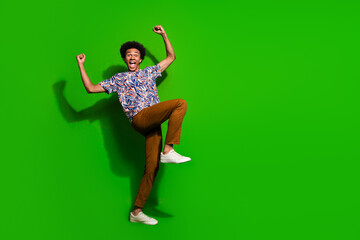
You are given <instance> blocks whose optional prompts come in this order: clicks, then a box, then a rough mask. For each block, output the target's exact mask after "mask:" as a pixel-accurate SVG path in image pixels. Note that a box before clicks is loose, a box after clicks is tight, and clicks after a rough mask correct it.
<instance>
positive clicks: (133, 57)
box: [124, 48, 142, 72]
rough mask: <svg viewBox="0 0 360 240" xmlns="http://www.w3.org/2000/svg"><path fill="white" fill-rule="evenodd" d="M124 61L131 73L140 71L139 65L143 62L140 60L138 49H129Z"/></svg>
mask: <svg viewBox="0 0 360 240" xmlns="http://www.w3.org/2000/svg"><path fill="white" fill-rule="evenodd" d="M124 61H125V63H126V65H127V67H128V69H129V71H130V72H136V71H137V70H139V65H140V63H141V62H142V59H141V58H140V51H139V50H137V49H136V48H129V49H128V50H126V52H125V58H124Z"/></svg>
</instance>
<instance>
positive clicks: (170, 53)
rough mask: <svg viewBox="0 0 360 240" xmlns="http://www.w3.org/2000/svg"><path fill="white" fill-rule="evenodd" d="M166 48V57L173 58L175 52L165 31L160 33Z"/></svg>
mask: <svg viewBox="0 0 360 240" xmlns="http://www.w3.org/2000/svg"><path fill="white" fill-rule="evenodd" d="M162 37H163V39H164V43H165V48H166V57H168V58H171V59H173V60H175V52H174V49H173V47H172V45H171V43H170V40H169V38H168V36H167V35H166V33H164V34H162Z"/></svg>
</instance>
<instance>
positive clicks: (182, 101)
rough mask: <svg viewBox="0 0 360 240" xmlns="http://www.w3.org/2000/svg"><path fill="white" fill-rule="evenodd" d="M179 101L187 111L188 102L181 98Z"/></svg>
mask: <svg viewBox="0 0 360 240" xmlns="http://www.w3.org/2000/svg"><path fill="white" fill-rule="evenodd" d="M178 103H179V105H180V106H181V107H182V108H183V109H184V111H185V112H186V110H187V102H186V101H185V100H184V99H181V98H179V99H178Z"/></svg>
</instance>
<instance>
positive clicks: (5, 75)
mask: <svg viewBox="0 0 360 240" xmlns="http://www.w3.org/2000/svg"><path fill="white" fill-rule="evenodd" d="M359 10H360V8H359V4H358V3H357V2H356V1H322V2H320V1H296V2H294V1H291V3H290V1H284V2H280V1H256V2H252V3H250V1H249V2H247V1H246V2H240V1H227V0H224V1H216V2H212V1H99V2H98V3H91V2H90V1H75V2H74V1H69V0H65V1H47V2H45V1H44V2H41V1H40V2H25V1H20V2H15V1H13V2H10V3H2V7H1V10H0V11H1V12H0V13H1V14H0V16H1V22H2V27H1V28H2V33H3V34H2V37H1V53H2V57H1V70H2V71H1V74H2V82H3V85H2V93H1V114H2V115H1V126H2V130H1V132H2V138H1V139H2V140H1V141H2V142H1V159H2V160H1V166H0V169H1V174H0V178H1V179H0V180H1V192H2V196H1V202H0V203H1V213H0V216H1V218H0V220H1V222H0V234H1V235H0V237H1V238H2V239H37V240H40V239H65V240H66V239H74V240H75V239H76V240H80V239H87V240H90V239H130V238H131V237H134V238H135V239H140V238H143V239H145V238H146V239H202V238H209V239H221V238H229V239H249V240H250V239H277V240H279V239H287V240H288V239H327V240H328V239H342V240H343V239H359V237H360V236H359V235H360V234H359V222H360V221H359V200H360V199H359V159H360V158H359V133H360V131H359V120H360V115H359V103H360V99H359V76H360V74H359V61H358V59H359V49H360V48H359V40H360V39H359V36H360V35H359ZM158 24H161V25H162V26H163V27H164V29H165V30H166V32H167V34H168V36H169V39H170V41H171V43H172V45H173V47H174V50H175V53H176V56H177V59H176V61H175V62H174V63H173V64H172V65H171V66H170V67H169V68H168V70H167V71H166V73H165V74H163V75H164V76H163V78H162V81H160V82H161V84H160V85H159V86H158V91H159V96H160V100H161V101H165V100H170V99H175V98H183V99H185V100H186V101H187V102H188V111H187V114H186V116H185V119H184V124H183V131H182V144H181V145H180V146H178V147H177V148H176V149H177V150H178V151H179V152H180V153H182V154H184V155H188V156H190V157H191V158H192V161H191V162H189V163H186V164H180V165H164V164H162V165H161V168H160V172H159V175H158V178H157V181H156V184H155V188H154V189H153V191H152V194H151V196H150V199H149V201H148V203H147V205H146V207H145V209H144V212H145V213H148V214H149V215H151V216H154V217H156V218H157V219H158V220H159V224H158V225H157V226H146V225H142V224H133V223H130V222H129V221H128V214H129V210H130V209H131V207H132V204H133V201H134V198H135V194H136V192H137V188H138V185H139V182H140V179H141V176H142V172H143V161H144V158H143V155H144V149H143V148H144V142H143V138H142V136H141V135H139V134H138V133H136V132H135V131H134V130H133V129H131V126H130V124H129V123H128V121H127V119H126V118H125V115H124V114H123V113H122V109H121V106H120V105H119V103H118V102H117V99H116V94H115V95H110V96H109V95H107V94H105V93H102V94H87V93H86V91H85V89H84V87H83V85H82V83H81V78H80V74H79V70H78V67H77V62H76V58H75V56H76V55H77V54H80V53H85V54H86V56H87V58H86V62H85V68H86V70H87V73H88V75H89V77H90V79H91V80H92V82H93V83H97V82H100V81H102V80H104V79H107V78H109V77H111V76H112V75H113V74H115V73H116V72H117V71H124V67H125V64H124V63H123V61H122V59H121V57H120V54H119V48H120V46H121V44H122V43H123V42H125V41H129V40H137V41H139V42H141V43H143V44H144V45H145V47H146V48H147V50H148V57H146V58H145V60H144V62H143V63H142V65H141V68H144V67H146V66H150V65H154V64H156V63H157V62H158V61H160V60H162V59H163V58H164V57H165V47H164V43H163V40H162V39H161V37H160V36H159V35H157V34H155V33H154V32H152V27H153V26H155V25H158ZM151 55H152V56H151ZM150 56H151V57H150ZM163 127H164V131H165V130H166V126H163Z"/></svg>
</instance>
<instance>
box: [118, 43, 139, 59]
mask: <svg viewBox="0 0 360 240" xmlns="http://www.w3.org/2000/svg"><path fill="white" fill-rule="evenodd" d="M130 48H136V49H137V50H139V51H140V58H141V59H143V60H144V58H145V48H144V46H143V45H142V44H141V43H139V42H136V41H128V42H126V43H124V44H123V45H121V47H120V54H121V57H122V58H125V53H126V50H128V49H130Z"/></svg>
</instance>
